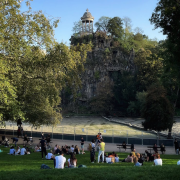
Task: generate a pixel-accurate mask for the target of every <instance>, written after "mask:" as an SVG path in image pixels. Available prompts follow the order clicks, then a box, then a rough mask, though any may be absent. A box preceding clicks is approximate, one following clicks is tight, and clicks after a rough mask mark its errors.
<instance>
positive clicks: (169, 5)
mask: <svg viewBox="0 0 180 180" xmlns="http://www.w3.org/2000/svg"><path fill="white" fill-rule="evenodd" d="M179 16H180V1H179V0H172V1H169V0H159V2H158V4H157V7H156V8H155V10H154V12H153V13H152V16H151V19H150V22H151V23H152V24H154V26H155V29H156V28H161V29H162V32H163V34H164V35H167V41H166V49H165V54H166V55H167V58H166V61H168V64H169V65H170V67H171V68H172V69H173V71H176V74H177V76H178V79H179V78H180V71H179V67H180V60H179V57H180V50H179V49H180V39H179V38H180V32H179V29H180V23H179V19H178V18H177V17H179Z"/></svg>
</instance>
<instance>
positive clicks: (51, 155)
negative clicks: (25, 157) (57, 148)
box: [46, 150, 54, 160]
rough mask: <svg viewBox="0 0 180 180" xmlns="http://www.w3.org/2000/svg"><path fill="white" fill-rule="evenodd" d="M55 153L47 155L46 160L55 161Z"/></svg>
mask: <svg viewBox="0 0 180 180" xmlns="http://www.w3.org/2000/svg"><path fill="white" fill-rule="evenodd" d="M53 156H54V155H53V152H52V150H51V151H50V152H49V153H48V154H47V155H46V159H48V160H50V159H51V160H53V159H54V158H53Z"/></svg>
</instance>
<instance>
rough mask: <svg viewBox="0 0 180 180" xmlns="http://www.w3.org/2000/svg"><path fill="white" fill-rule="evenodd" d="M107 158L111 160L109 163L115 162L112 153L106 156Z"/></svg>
mask: <svg viewBox="0 0 180 180" xmlns="http://www.w3.org/2000/svg"><path fill="white" fill-rule="evenodd" d="M108 157H109V158H111V162H112V163H114V162H115V157H114V156H113V155H112V153H109V154H108Z"/></svg>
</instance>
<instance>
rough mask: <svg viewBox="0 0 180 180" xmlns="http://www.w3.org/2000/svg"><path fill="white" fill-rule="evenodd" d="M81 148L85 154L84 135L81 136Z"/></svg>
mask: <svg viewBox="0 0 180 180" xmlns="http://www.w3.org/2000/svg"><path fill="white" fill-rule="evenodd" d="M81 150H82V154H84V153H85V152H84V139H83V137H81Z"/></svg>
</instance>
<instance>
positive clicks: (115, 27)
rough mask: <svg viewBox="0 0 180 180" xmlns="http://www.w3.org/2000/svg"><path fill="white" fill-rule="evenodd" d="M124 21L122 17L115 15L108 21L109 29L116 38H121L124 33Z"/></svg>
mask: <svg viewBox="0 0 180 180" xmlns="http://www.w3.org/2000/svg"><path fill="white" fill-rule="evenodd" d="M122 25H123V23H122V20H121V18H120V17H114V18H112V19H110V20H109V21H108V25H107V30H108V32H109V33H111V35H112V36H113V37H115V38H120V39H121V37H122V35H123V27H122Z"/></svg>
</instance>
